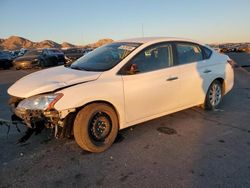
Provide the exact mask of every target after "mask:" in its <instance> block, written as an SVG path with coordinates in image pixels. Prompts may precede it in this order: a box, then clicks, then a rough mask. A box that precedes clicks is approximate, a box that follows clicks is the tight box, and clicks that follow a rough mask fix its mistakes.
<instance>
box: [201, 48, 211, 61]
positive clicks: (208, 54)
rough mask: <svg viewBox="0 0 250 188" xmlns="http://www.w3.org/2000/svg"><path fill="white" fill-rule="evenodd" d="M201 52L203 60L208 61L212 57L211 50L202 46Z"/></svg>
mask: <svg viewBox="0 0 250 188" xmlns="http://www.w3.org/2000/svg"><path fill="white" fill-rule="evenodd" d="M202 49H203V52H204V56H205V57H204V59H209V58H210V57H211V55H212V50H210V49H208V48H206V47H204V46H202Z"/></svg>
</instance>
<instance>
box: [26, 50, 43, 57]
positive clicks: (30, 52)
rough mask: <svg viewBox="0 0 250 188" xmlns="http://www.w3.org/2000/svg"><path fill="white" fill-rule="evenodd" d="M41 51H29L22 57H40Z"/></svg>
mask: <svg viewBox="0 0 250 188" xmlns="http://www.w3.org/2000/svg"><path fill="white" fill-rule="evenodd" d="M42 52H43V51H42V50H30V51H28V52H26V53H25V54H24V56H32V55H40V54H42Z"/></svg>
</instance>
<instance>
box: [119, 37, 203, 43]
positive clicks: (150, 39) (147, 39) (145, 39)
mask: <svg viewBox="0 0 250 188" xmlns="http://www.w3.org/2000/svg"><path fill="white" fill-rule="evenodd" d="M165 41H187V42H194V43H199V44H202V43H200V42H198V41H195V40H191V39H185V38H176V37H141V38H131V39H124V40H119V41H116V42H132V43H142V44H146V43H153V42H165Z"/></svg>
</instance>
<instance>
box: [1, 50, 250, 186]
mask: <svg viewBox="0 0 250 188" xmlns="http://www.w3.org/2000/svg"><path fill="white" fill-rule="evenodd" d="M247 57H248V56H247ZM247 57H245V59H244V58H243V59H241V58H238V56H237V55H236V56H235V57H233V58H235V60H236V61H238V63H239V64H241V63H245V61H248V60H249V59H250V58H249V59H247ZM239 59H240V60H239ZM30 72H31V71H14V70H9V71H0V118H5V119H9V116H10V112H9V110H8V106H7V104H6V102H7V98H8V96H7V94H6V90H7V88H8V87H9V86H10V85H11V84H12V83H13V82H14V81H15V80H17V79H18V78H20V77H22V76H24V75H26V74H28V73H30ZM249 115H250V73H249V72H247V71H246V70H245V69H242V68H237V69H235V86H234V88H233V90H232V91H231V92H230V93H229V94H228V95H227V96H225V98H224V100H223V102H222V105H221V106H220V109H218V110H216V111H211V112H210V111H203V110H201V109H199V108H192V109H188V110H184V111H181V112H178V113H175V114H171V115H168V116H165V117H162V118H158V119H155V120H152V121H149V122H146V123H142V124H140V125H137V126H134V127H132V128H129V129H126V130H123V131H121V132H120V135H119V137H118V139H117V141H116V143H115V144H114V145H113V146H112V147H111V149H109V150H108V151H106V152H104V153H101V154H92V153H87V152H85V151H82V150H81V149H80V148H79V147H78V146H77V145H76V143H75V142H74V140H56V139H51V138H50V135H49V132H48V131H47V132H46V131H44V132H43V133H42V134H40V135H38V136H33V137H32V138H31V139H30V140H28V141H27V142H26V143H25V144H22V145H17V144H15V143H16V141H17V139H18V138H20V137H21V135H22V133H18V132H17V131H16V129H15V127H14V126H13V127H11V130H10V133H9V135H8V136H7V130H8V129H7V127H4V126H2V127H0V148H1V152H0V177H1V178H0V187H209V188H210V187H250V178H249V177H250V116H249ZM20 128H21V127H20ZM166 128H170V130H172V131H169V130H168V129H166ZM21 131H22V132H24V131H25V129H24V128H21Z"/></svg>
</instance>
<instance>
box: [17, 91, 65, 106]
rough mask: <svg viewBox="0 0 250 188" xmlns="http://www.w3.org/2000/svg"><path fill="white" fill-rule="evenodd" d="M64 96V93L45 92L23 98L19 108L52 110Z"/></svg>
mask: <svg viewBox="0 0 250 188" xmlns="http://www.w3.org/2000/svg"><path fill="white" fill-rule="evenodd" d="M62 96H63V94H62V93H56V94H54V93H51V94H44V95H36V96H32V97H29V98H27V99H24V100H22V101H21V102H20V103H19V104H18V106H17V109H20V110H25V109H29V110H50V109H51V108H53V106H54V105H55V103H56V102H57V101H58V100H59V99H61V98H62Z"/></svg>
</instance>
